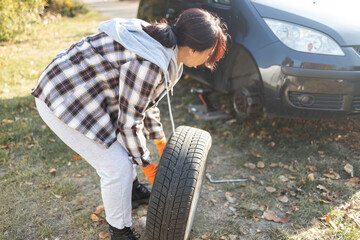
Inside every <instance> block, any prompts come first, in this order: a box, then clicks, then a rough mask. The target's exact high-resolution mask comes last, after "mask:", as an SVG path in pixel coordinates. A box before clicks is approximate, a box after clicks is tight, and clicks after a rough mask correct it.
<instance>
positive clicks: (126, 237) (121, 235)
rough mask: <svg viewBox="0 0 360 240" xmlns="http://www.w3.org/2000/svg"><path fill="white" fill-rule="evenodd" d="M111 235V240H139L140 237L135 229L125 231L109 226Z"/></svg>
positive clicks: (126, 228) (125, 229)
mask: <svg viewBox="0 0 360 240" xmlns="http://www.w3.org/2000/svg"><path fill="white" fill-rule="evenodd" d="M109 233H110V237H111V240H139V239H140V235H139V234H137V233H135V230H134V229H131V228H129V227H125V228H123V229H117V228H114V227H113V226H111V225H110V224H109Z"/></svg>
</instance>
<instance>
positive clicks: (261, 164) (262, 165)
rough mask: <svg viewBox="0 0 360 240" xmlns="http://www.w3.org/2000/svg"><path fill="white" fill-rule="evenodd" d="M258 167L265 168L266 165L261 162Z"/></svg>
mask: <svg viewBox="0 0 360 240" xmlns="http://www.w3.org/2000/svg"><path fill="white" fill-rule="evenodd" d="M256 166H257V167H258V168H264V167H265V164H264V163H263V162H261V161H260V162H258V163H257V164H256Z"/></svg>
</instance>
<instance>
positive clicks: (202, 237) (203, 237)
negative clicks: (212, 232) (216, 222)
mask: <svg viewBox="0 0 360 240" xmlns="http://www.w3.org/2000/svg"><path fill="white" fill-rule="evenodd" d="M201 239H209V237H208V236H207V235H206V234H204V235H202V236H201Z"/></svg>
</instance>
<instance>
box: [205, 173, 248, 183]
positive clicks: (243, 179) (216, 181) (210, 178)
mask: <svg viewBox="0 0 360 240" xmlns="http://www.w3.org/2000/svg"><path fill="white" fill-rule="evenodd" d="M205 175H206V177H207V178H208V179H209V181H210V182H211V183H224V182H246V181H247V179H246V178H240V179H219V180H215V179H212V177H211V175H210V173H207V174H205Z"/></svg>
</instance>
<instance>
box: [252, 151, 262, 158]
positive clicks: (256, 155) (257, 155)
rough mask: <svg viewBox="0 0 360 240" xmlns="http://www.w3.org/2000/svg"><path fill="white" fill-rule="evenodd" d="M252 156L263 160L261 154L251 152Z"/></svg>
mask: <svg viewBox="0 0 360 240" xmlns="http://www.w3.org/2000/svg"><path fill="white" fill-rule="evenodd" d="M250 153H251V155H253V156H254V157H256V158H261V154H260V153H256V152H254V151H253V150H251V151H250Z"/></svg>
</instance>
